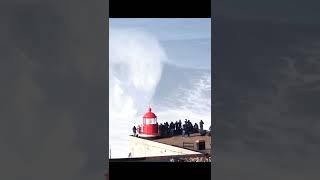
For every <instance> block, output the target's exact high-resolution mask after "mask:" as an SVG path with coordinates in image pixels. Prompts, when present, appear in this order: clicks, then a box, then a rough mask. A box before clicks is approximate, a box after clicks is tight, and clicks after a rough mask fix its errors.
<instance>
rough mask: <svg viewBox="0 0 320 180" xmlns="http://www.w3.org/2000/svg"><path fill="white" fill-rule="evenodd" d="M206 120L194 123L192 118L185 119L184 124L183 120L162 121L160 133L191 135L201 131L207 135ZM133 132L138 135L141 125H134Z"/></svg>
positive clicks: (163, 135)
mask: <svg viewBox="0 0 320 180" xmlns="http://www.w3.org/2000/svg"><path fill="white" fill-rule="evenodd" d="M203 124H204V122H203V121H202V120H201V121H200V122H199V125H198V124H197V123H195V124H192V122H191V121H190V120H187V119H185V121H184V123H183V124H182V122H181V120H179V121H176V122H172V121H171V122H170V123H168V122H165V123H160V124H159V126H158V128H159V129H158V130H159V135H160V136H162V137H170V136H175V135H182V136H190V134H192V133H200V134H201V135H205V134H206V131H205V130H204V129H203ZM132 130H133V134H134V136H136V134H137V131H138V132H140V127H138V128H136V127H135V126H134V127H133V129H132ZM210 131H211V126H210V128H209V135H211V132H210Z"/></svg>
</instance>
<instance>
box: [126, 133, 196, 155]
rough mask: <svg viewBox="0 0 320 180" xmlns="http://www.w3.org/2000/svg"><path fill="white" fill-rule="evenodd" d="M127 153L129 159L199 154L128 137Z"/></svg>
mask: <svg viewBox="0 0 320 180" xmlns="http://www.w3.org/2000/svg"><path fill="white" fill-rule="evenodd" d="M129 152H130V153H131V157H133V158H134V157H150V156H170V155H186V154H201V153H199V152H196V151H192V150H187V149H183V148H179V147H175V146H171V145H167V144H163V143H158V142H154V141H151V140H146V139H142V138H137V137H133V136H130V137H129Z"/></svg>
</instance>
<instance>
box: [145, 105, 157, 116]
mask: <svg viewBox="0 0 320 180" xmlns="http://www.w3.org/2000/svg"><path fill="white" fill-rule="evenodd" d="M143 118H157V116H156V115H155V114H154V113H153V112H151V108H150V107H149V112H147V113H145V114H144V116H143Z"/></svg>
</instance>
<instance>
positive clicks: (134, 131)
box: [132, 126, 137, 136]
mask: <svg viewBox="0 0 320 180" xmlns="http://www.w3.org/2000/svg"><path fill="white" fill-rule="evenodd" d="M132 131H133V136H136V134H137V128H136V126H133V128H132Z"/></svg>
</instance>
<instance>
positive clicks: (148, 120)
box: [139, 107, 159, 137]
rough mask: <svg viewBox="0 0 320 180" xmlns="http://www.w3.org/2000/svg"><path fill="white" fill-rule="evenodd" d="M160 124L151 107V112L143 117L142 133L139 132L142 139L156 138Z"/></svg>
mask: <svg viewBox="0 0 320 180" xmlns="http://www.w3.org/2000/svg"><path fill="white" fill-rule="evenodd" d="M158 134H159V133H158V123H157V116H156V115H155V114H154V113H153V112H152V110H151V108H150V107H149V111H148V112H147V113H145V114H144V116H143V125H142V131H141V132H139V136H141V137H156V136H158Z"/></svg>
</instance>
